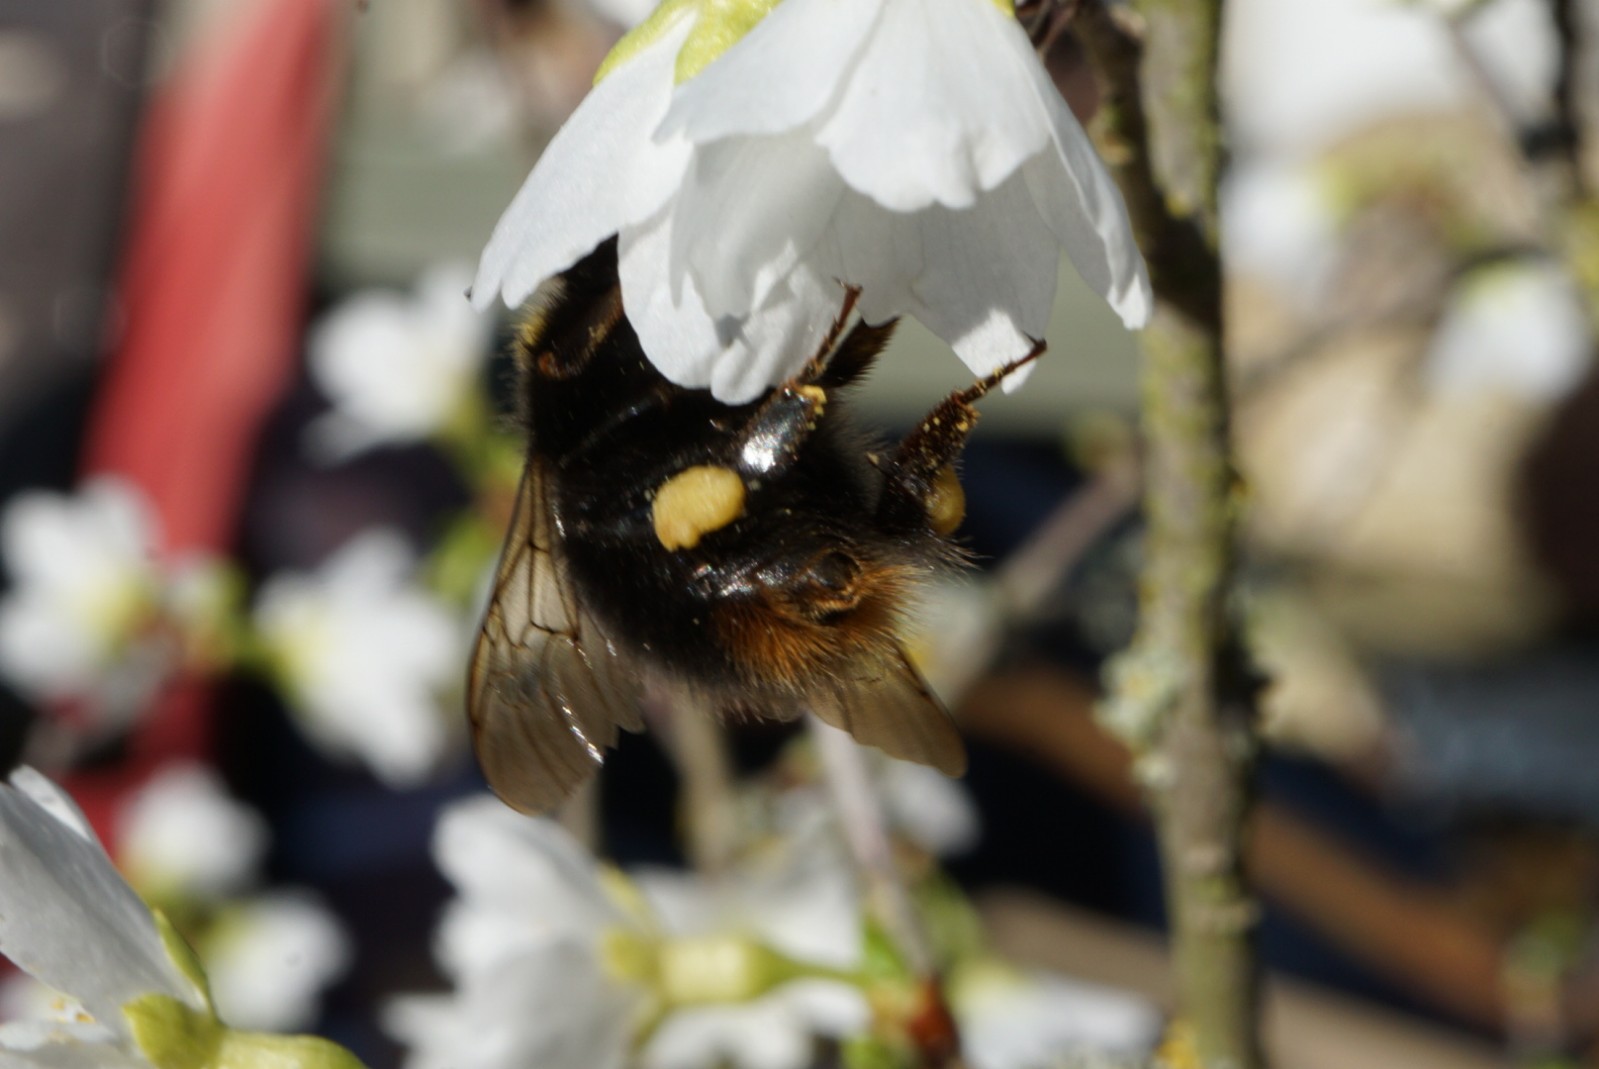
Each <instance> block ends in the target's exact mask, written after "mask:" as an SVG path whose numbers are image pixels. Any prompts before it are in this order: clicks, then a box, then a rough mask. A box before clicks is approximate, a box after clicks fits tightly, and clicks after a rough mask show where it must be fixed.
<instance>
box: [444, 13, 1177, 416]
mask: <svg viewBox="0 0 1599 1069" xmlns="http://www.w3.org/2000/svg"><path fill="white" fill-rule="evenodd" d="M761 7H762V5H758V4H754V3H748V4H743V5H731V6H730V7H723V6H721V5H713V4H711V3H708V2H702V3H700V4H699V5H698V7H696V6H695V5H694V4H693V3H678V4H667V5H665V6H663V7H662V8H660V9H659V10H658V11H657V12H656V14H655V15H654V16H653V17H652V18H651V19H650V20H649V21H648V22H646V23H645V24H644V25H643V26H641V27H640V28H639V29H638V30H636V31H634V33H633V34H632V35H630V36H629V37H628V38H626V39H624V41H623V43H622V45H620V46H619V47H618V50H617V52H615V53H613V55H612V60H613V61H614V62H613V64H612V66H613V67H614V69H611V70H609V71H608V72H607V71H603V70H602V74H604V77H603V78H602V80H601V81H600V82H599V83H598V85H597V86H596V88H595V90H594V91H593V93H591V94H590V95H589V97H588V98H587V99H586V100H585V101H584V102H583V104H582V105H581V106H580V107H579V108H578V109H577V111H576V112H574V113H573V115H572V118H571V119H570V120H569V121H568V122H567V124H566V126H564V127H563V128H562V129H561V131H560V132H559V133H558V134H557V135H556V137H555V139H554V140H552V141H551V143H550V145H549V147H548V148H547V149H546V150H545V153H544V155H543V157H542V158H541V159H540V160H539V163H538V165H537V166H536V167H535V168H534V170H533V173H532V174H531V175H530V176H529V178H528V180H527V183H526V184H525V185H524V186H523V187H522V190H521V191H520V192H519V193H518V194H517V196H516V199H515V200H514V201H513V202H512V204H511V206H510V208H509V209H508V210H507V211H506V213H505V215H504V217H503V218H502V219H501V220H500V223H499V225H498V227H496V229H495V232H494V235H493V237H492V238H491V239H490V241H489V244H488V246H487V248H485V249H484V253H483V259H482V262H481V264H480V266H479V269H478V276H477V280H476V282H475V283H474V286H473V299H474V302H475V303H477V305H478V306H479V307H485V306H487V304H488V303H489V302H490V301H492V300H493V298H494V296H495V294H497V293H498V294H500V295H501V296H503V297H504V299H505V300H506V302H507V303H508V304H511V305H516V304H519V303H520V302H521V301H522V300H524V299H525V298H526V297H527V296H528V294H530V293H531V292H532V291H533V289H534V288H535V287H536V286H537V285H538V283H539V282H541V281H542V280H543V279H545V278H547V277H549V276H550V275H553V274H555V273H556V272H558V271H561V270H563V269H564V268H566V267H567V266H569V265H570V264H572V263H573V262H574V261H576V260H577V259H578V258H579V257H581V256H582V255H584V254H585V253H587V252H588V251H589V250H590V249H592V248H593V247H595V246H596V245H597V244H599V242H600V241H602V240H603V239H605V238H606V237H607V236H609V235H610V234H611V233H614V232H619V233H620V245H619V253H620V271H621V280H622V295H623V301H624V303H625V305H626V308H627V311H628V317H629V319H630V320H631V321H632V322H633V324H634V326H635V328H636V329H637V330H638V332H639V337H640V339H641V340H642V342H643V345H644V349H645V352H646V353H647V354H648V355H649V357H650V359H651V361H653V362H654V363H655V364H656V366H657V367H658V368H659V369H660V370H661V372H662V374H664V375H665V376H666V377H667V378H669V379H671V380H672V381H674V382H677V383H679V384H681V385H684V386H694V387H697V386H709V387H710V389H711V391H712V392H713V393H714V394H715V395H716V396H717V397H718V398H719V399H721V400H723V401H727V402H742V401H747V400H750V399H751V398H753V397H754V396H756V395H757V394H759V393H760V391H761V390H763V389H765V388H766V387H768V386H770V385H773V384H775V383H776V382H779V381H781V380H782V379H783V378H785V377H787V376H788V375H790V374H792V373H793V372H795V371H796V370H798V368H799V366H800V364H802V363H803V362H804V361H805V359H807V358H808V357H809V356H810V354H811V352H812V350H813V349H814V346H815V344H816V340H817V338H818V336H819V334H820V333H821V331H822V330H823V329H824V328H825V327H826V325H827V324H828V323H829V322H830V321H831V320H832V319H833V318H834V317H835V316H836V315H837V313H838V309H839V306H840V304H841V301H842V298H843V290H842V286H841V285H840V284H841V283H847V284H851V285H856V286H860V287H861V288H862V295H861V310H862V313H863V314H864V315H865V316H866V317H867V318H868V319H870V320H873V321H879V320H883V319H887V318H889V317H891V316H894V315H899V314H909V315H913V316H915V317H916V318H917V319H919V320H920V321H921V322H922V323H923V324H924V325H926V326H927V327H929V328H930V329H931V330H933V331H934V333H936V334H938V335H939V336H940V337H941V338H943V339H944V340H945V341H947V342H949V343H950V344H951V345H952V346H953V347H954V348H955V350H956V352H957V354H958V355H959V356H960V357H961V358H962V359H963V360H964V361H965V362H966V363H967V364H968V366H970V367H971V368H972V369H973V370H974V371H975V372H977V373H978V374H980V375H981V374H986V373H988V372H990V371H992V370H994V369H995V368H997V367H999V366H1000V365H1002V364H1003V363H1005V362H1006V361H1008V360H1011V359H1015V358H1017V357H1019V356H1021V355H1023V354H1024V353H1025V352H1026V351H1027V350H1028V348H1029V347H1030V345H1031V342H1030V341H1029V339H1030V338H1035V337H1041V336H1042V335H1043V332H1044V330H1045V327H1046V326H1047V324H1048V320H1049V312H1050V306H1051V303H1052V302H1053V300H1054V295H1055V275H1056V270H1057V267H1058V265H1059V261H1060V256H1061V254H1062V252H1063V251H1064V252H1065V253H1066V255H1068V256H1069V257H1070V258H1071V260H1072V262H1073V264H1074V265H1075V266H1076V268H1077V270H1078V273H1079V274H1081V275H1082V276H1083V278H1084V280H1085V281H1086V282H1087V283H1088V285H1089V286H1090V287H1091V288H1093V289H1094V290H1096V291H1097V292H1098V293H1100V294H1101V295H1102V296H1103V297H1105V299H1106V300H1107V301H1108V302H1109V303H1110V304H1111V306H1112V307H1113V308H1114V309H1115V310H1116V311H1117V312H1118V313H1119V314H1120V315H1121V316H1122V318H1123V320H1124V321H1125V322H1126V323H1127V324H1128V325H1129V326H1131V327H1137V326H1141V325H1142V324H1143V323H1144V322H1145V321H1146V319H1147V317H1148V314H1149V308H1150V289H1149V281H1148V278H1147V275H1146V273H1145V269H1144V263H1143V259H1142V257H1141V256H1140V255H1139V253H1138V250H1137V248H1136V247H1135V246H1134V244H1133V240H1132V236H1131V232H1130V230H1129V227H1128V222H1127V216H1126V210H1125V208H1124V206H1123V204H1122V200H1121V195H1120V193H1119V192H1118V191H1117V189H1116V187H1115V185H1114V183H1113V182H1112V181H1111V179H1110V177H1109V175H1108V174H1107V173H1106V171H1105V169H1104V166H1103V165H1102V164H1101V163H1100V161H1099V159H1098V157H1097V156H1095V155H1094V152H1093V149H1092V147H1091V145H1090V144H1089V141H1088V138H1087V136H1086V135H1085V134H1084V133H1083V130H1082V128H1081V127H1080V126H1079V125H1078V123H1077V120H1076V119H1075V118H1074V117H1073V116H1072V114H1071V111H1070V110H1069V109H1068V108H1067V106H1066V103H1065V101H1064V100H1063V99H1062V98H1061V96H1060V94H1059V92H1058V91H1057V90H1056V88H1055V86H1054V83H1053V82H1052V81H1051V80H1050V78H1049V75H1048V74H1047V73H1046V72H1045V71H1044V69H1043V67H1042V65H1041V64H1040V63H1039V61H1038V58H1037V56H1036V55H1035V54H1034V52H1033V49H1032V46H1031V44H1030V43H1029V41H1028V39H1027V35H1026V33H1025V32H1023V30H1022V28H1021V27H1020V26H1019V25H1018V24H1017V22H1016V21H1015V19H1014V18H1013V17H1012V15H1011V14H1010V13H1009V11H1008V10H1002V9H1001V7H1000V6H999V5H997V4H996V3H994V2H993V0H784V2H783V3H781V4H778V5H777V6H776V7H775V9H773V10H772V12H771V14H769V15H766V16H765V18H764V19H762V20H761V21H759V22H758V23H757V24H756V25H755V26H754V28H753V29H751V30H749V32H748V34H747V35H745V36H743V37H742V39H738V40H736V43H734V44H732V45H731V47H728V46H727V42H728V41H729V40H734V39H737V38H738V36H739V34H740V33H742V32H743V30H744V28H745V27H746V26H747V25H748V24H749V23H750V22H751V21H753V20H754V19H757V18H759V17H760V15H761V14H762V13H763V12H762V11H761ZM723 48H725V49H726V51H725V52H721V54H720V55H718V52H719V50H721V49H723ZM707 63H708V64H709V65H708V66H707V65H706V64H707ZM702 67H703V70H702V69H701V68H702ZM685 78H686V80H685ZM679 83H681V84H679ZM1021 378H1022V376H1021V375H1017V376H1014V377H1013V379H1012V380H1010V381H1009V382H1008V385H1012V386H1014V385H1016V384H1018V383H1019V382H1020V380H1021Z"/></svg>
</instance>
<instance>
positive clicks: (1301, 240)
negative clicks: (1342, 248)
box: [1222, 159, 1339, 309]
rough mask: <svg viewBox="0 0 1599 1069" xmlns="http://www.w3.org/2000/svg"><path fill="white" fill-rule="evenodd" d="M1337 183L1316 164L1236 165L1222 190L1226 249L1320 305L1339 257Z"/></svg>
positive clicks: (1233, 258)
mask: <svg viewBox="0 0 1599 1069" xmlns="http://www.w3.org/2000/svg"><path fill="white" fill-rule="evenodd" d="M1331 186H1332V183H1331V181H1329V180H1328V179H1326V178H1325V177H1324V175H1323V174H1322V173H1321V172H1319V171H1318V170H1317V168H1316V166H1315V165H1314V164H1311V163H1306V162H1303V161H1300V160H1284V159H1265V160H1257V161H1255V162H1252V163H1248V164H1245V165H1243V166H1240V167H1236V168H1233V169H1232V171H1231V173H1230V174H1229V175H1228V177H1227V182H1226V185H1225V186H1224V187H1223V189H1222V255H1223V257H1225V259H1226V261H1227V267H1228V270H1229V271H1233V272H1240V273H1243V274H1247V275H1249V276H1251V277H1252V278H1253V279H1255V280H1256V281H1258V282H1260V283H1262V284H1264V285H1267V286H1270V287H1272V288H1273V289H1275V290H1277V291H1278V292H1279V293H1280V294H1281V295H1283V296H1284V297H1287V298H1289V299H1292V300H1295V301H1298V302H1299V304H1300V305H1301V307H1304V308H1306V309H1309V308H1314V307H1315V306H1316V304H1317V302H1318V301H1320V300H1321V299H1322V298H1323V296H1324V294H1325V293H1326V288H1327V285H1328V283H1330V282H1331V281H1332V278H1333V272H1334V268H1335V267H1336V266H1337V263H1338V254H1339V246H1338V236H1339V235H1338V219H1337V205H1336V200H1335V195H1334V193H1333V190H1332V188H1331Z"/></svg>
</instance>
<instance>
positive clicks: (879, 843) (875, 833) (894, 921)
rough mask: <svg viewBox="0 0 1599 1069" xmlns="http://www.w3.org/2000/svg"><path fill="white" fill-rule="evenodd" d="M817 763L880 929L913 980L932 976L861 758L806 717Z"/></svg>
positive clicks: (840, 735)
mask: <svg viewBox="0 0 1599 1069" xmlns="http://www.w3.org/2000/svg"><path fill="white" fill-rule="evenodd" d="M806 722H807V724H808V725H809V727H810V730H811V738H813V739H815V740H816V752H817V755H818V757H820V759H821V762H822V775H823V778H824V779H825V780H826V781H827V789H828V791H829V793H831V794H832V796H833V805H834V806H835V807H836V808H837V809H838V816H839V822H840V823H841V824H842V825H843V826H844V835H845V837H846V838H847V840H848V841H849V849H850V853H851V854H852V855H853V856H854V858H855V865H856V868H858V869H859V870H860V873H861V878H862V879H863V880H864V881H865V883H866V898H867V903H868V905H869V907H870V908H871V909H872V911H873V913H874V915H875V916H876V917H877V919H878V921H879V922H880V923H881V924H882V925H883V928H884V929H885V930H886V931H887V932H888V934H889V935H890V937H892V938H893V940H894V943H895V945H896V946H897V947H898V949H899V951H900V954H901V955H902V956H903V957H904V959H905V963H906V965H908V966H909V967H910V969H911V971H912V972H914V973H915V974H916V975H918V976H930V975H932V972H933V966H934V963H933V952H932V946H931V944H930V943H929V941H928V938H927V931H926V929H925V928H924V927H923V925H922V919H921V915H920V914H919V913H918V912H917V911H916V903H915V902H913V901H912V900H911V894H910V890H909V889H908V888H907V887H906V886H905V880H904V877H903V875H902V874H901V873H900V871H899V866H898V865H897V864H895V862H894V847H893V844H892V843H891V842H890V840H889V837H888V823H887V821H886V820H885V819H884V817H883V807H882V805H881V804H880V803H879V801H878V798H877V791H876V789H875V788H874V787H873V786H872V777H871V771H870V770H869V769H868V768H867V766H866V754H865V752H864V751H863V750H862V749H861V747H860V746H859V745H858V744H857V743H856V742H855V740H854V739H852V738H850V737H849V735H848V734H847V733H845V732H842V731H840V730H838V729H837V728H834V727H829V726H828V725H827V724H824V723H822V722H821V721H820V720H818V719H817V718H816V717H814V716H808V717H806Z"/></svg>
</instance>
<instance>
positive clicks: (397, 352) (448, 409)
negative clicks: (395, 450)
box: [307, 264, 491, 461]
mask: <svg viewBox="0 0 1599 1069" xmlns="http://www.w3.org/2000/svg"><path fill="white" fill-rule="evenodd" d="M470 281H471V276H470V273H469V272H468V271H467V269H466V268H465V267H462V266H460V265H455V264H452V265H447V266H442V267H437V268H434V269H432V270H430V271H428V272H427V273H426V274H424V275H423V276H422V277H421V278H420V279H419V280H418V281H417V285H416V292H415V293H413V294H409V295H404V294H399V293H394V292H390V291H387V290H370V291H366V292H363V293H358V294H356V295H354V296H353V297H350V298H348V299H346V300H345V301H343V302H342V303H341V304H339V305H338V307H336V308H334V309H333V310H332V311H331V312H329V313H328V314H327V315H325V316H323V317H322V319H321V320H320V321H319V322H318V323H317V324H316V325H315V326H314V327H313V328H312V329H311V335H310V339H309V343H308V344H309V352H310V370H311V378H312V379H313V380H314V381H315V382H316V384H317V386H318V388H320V389H321V390H322V392H323V393H324V394H326V395H327V397H328V399H329V400H330V401H332V402H333V409H332V411H330V412H328V413H327V414H325V415H324V416H322V417H321V418H320V419H318V420H317V421H316V422H314V423H312V424H311V426H310V427H309V428H308V429H307V446H308V448H309V449H310V450H311V452H312V455H313V456H315V457H318V458H319V459H322V460H325V461H337V460H343V459H345V458H347V457H349V456H351V455H353V454H356V453H359V452H361V451H362V450H366V449H370V448H372V447H374V446H378V445H395V444H405V443H409V442H416V441H421V440H422V439H425V438H428V437H431V436H433V435H436V434H438V433H440V431H442V430H443V429H444V428H445V426H446V425H447V424H448V423H449V421H450V420H451V419H453V418H456V417H458V416H459V414H460V413H461V411H462V409H463V407H464V406H465V405H466V404H467V403H468V402H469V400H470V398H471V396H472V393H473V390H474V388H475V386H476V383H477V376H478V374H479V373H480V371H481V369H482V367H483V365H484V363H485V362H486V360H487V359H488V356H489V351H488V348H489V346H488V342H489V330H490V327H491V324H490V323H489V322H488V320H487V318H486V317H484V316H481V315H478V314H477V313H475V312H474V311H473V310H472V306H471V305H470V304H469V303H468V302H467V300H466V296H465V294H466V288H467V285H468V283H469V282H470Z"/></svg>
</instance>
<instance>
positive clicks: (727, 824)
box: [671, 709, 738, 877]
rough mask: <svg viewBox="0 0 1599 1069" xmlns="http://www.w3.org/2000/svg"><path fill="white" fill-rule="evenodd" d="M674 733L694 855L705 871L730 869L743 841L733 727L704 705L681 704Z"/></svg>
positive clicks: (685, 819) (674, 752)
mask: <svg viewBox="0 0 1599 1069" xmlns="http://www.w3.org/2000/svg"><path fill="white" fill-rule="evenodd" d="M671 737H672V758H673V760H674V761H675V762H676V764H677V771H678V776H679V779H680V781H681V784H682V795H681V797H682V815H683V822H684V826H685V830H686V833H687V838H688V855H689V860H690V861H692V862H693V864H694V867H695V868H696V869H698V870H699V871H700V872H702V873H704V874H705V875H707V876H713V877H714V876H717V875H719V874H721V873H723V872H725V871H726V870H727V866H728V863H729V862H730V861H732V859H733V853H734V851H735V850H736V849H737V846H738V842H737V839H738V811H737V807H736V804H735V802H736V800H735V798H734V796H733V760H732V757H731V755H730V754H729V753H728V749H727V729H726V728H724V727H723V726H722V723H721V721H719V720H716V719H714V718H712V717H709V716H705V715H703V714H702V713H701V712H700V711H699V710H698V709H676V710H673V716H672V733H671Z"/></svg>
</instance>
